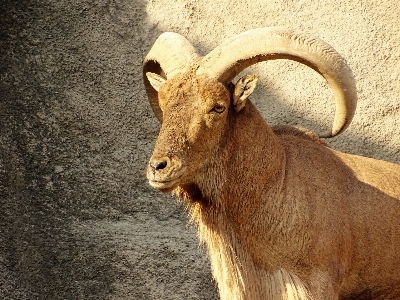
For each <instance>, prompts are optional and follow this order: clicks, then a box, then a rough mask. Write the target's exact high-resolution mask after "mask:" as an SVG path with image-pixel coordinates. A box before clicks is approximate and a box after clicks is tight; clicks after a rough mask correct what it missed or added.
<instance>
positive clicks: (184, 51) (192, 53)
mask: <svg viewBox="0 0 400 300" xmlns="http://www.w3.org/2000/svg"><path fill="white" fill-rule="evenodd" d="M198 56H199V55H198V54H197V52H196V50H195V49H194V47H193V45H192V44H191V43H190V42H189V41H188V40H187V39H186V38H184V37H183V36H181V35H180V34H177V33H173V32H165V33H163V34H161V35H160V36H159V37H158V39H157V40H156V41H155V43H154V45H153V47H152V48H151V49H150V52H149V53H148V54H147V56H146V58H145V59H144V62H143V81H144V84H145V87H146V93H147V97H148V98H149V102H150V105H151V108H152V109H153V112H154V114H155V115H156V117H157V119H158V120H159V121H160V122H161V123H162V111H161V109H160V106H159V104H158V93H157V91H156V90H155V89H154V88H153V87H152V86H151V84H150V82H149V80H148V79H147V76H146V73H147V72H152V73H156V74H158V75H161V74H162V72H164V74H165V75H166V76H167V79H171V78H172V77H174V76H175V75H176V74H178V73H180V72H182V71H183V70H184V69H186V68H187V67H188V66H189V64H190V62H191V61H192V60H193V59H195V58H196V57H198Z"/></svg>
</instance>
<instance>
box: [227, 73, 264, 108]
mask: <svg viewBox="0 0 400 300" xmlns="http://www.w3.org/2000/svg"><path fill="white" fill-rule="evenodd" d="M257 81H258V76H257V75H245V76H243V77H242V78H240V79H239V80H238V82H236V85H235V90H234V91H233V105H234V107H235V110H236V111H237V112H239V111H240V110H241V109H242V108H243V107H244V105H245V104H246V100H247V98H248V97H249V96H250V95H251V93H253V91H254V89H255V88H256V85H257Z"/></svg>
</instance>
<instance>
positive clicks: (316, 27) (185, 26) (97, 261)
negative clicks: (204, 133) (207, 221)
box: [0, 0, 400, 299]
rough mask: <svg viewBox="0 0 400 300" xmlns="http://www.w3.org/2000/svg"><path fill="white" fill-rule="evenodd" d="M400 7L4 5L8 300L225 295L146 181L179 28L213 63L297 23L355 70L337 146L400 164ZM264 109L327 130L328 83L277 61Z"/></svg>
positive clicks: (88, 0)
mask: <svg viewBox="0 0 400 300" xmlns="http://www.w3.org/2000/svg"><path fill="white" fill-rule="evenodd" d="M399 15H400V7H399V6H398V5H396V4H395V3H393V1H389V0H382V1H374V2H373V3H370V2H368V1H350V0H347V1H345V0H343V1H330V0H329V1H311V0H308V1H307V0H305V1H272V0H271V1H270V0H253V1H247V2H243V1H242V2H240V1H232V0H221V1H205V0H196V1H194V0H188V1H181V0H180V1H169V0H168V1H167V0H147V1H144V0H131V1H129V0H101V1H93V0H83V1H76V0H73V1H50V0H47V1H46V0H30V1H28V0H20V1H2V3H1V4H0V54H1V55H0V153H1V155H0V201H1V202H0V205H1V206H0V207H1V214H0V298H1V299H217V298H218V296H217V292H216V287H215V283H214V282H213V280H212V277H211V275H210V269H209V265H208V261H207V258H206V253H205V250H204V248H203V247H201V246H199V245H198V242H197V239H196V233H195V229H193V228H191V227H190V226H188V225H186V224H187V218H186V213H185V212H184V210H183V209H182V208H181V207H179V205H177V204H176V203H175V200H174V199H173V198H172V197H170V196H165V195H160V194H159V193H157V192H156V191H153V190H152V189H151V188H150V187H149V186H148V184H147V182H146V178H145V168H146V164H147V160H148V158H149V157H150V155H151V152H152V147H153V145H154V142H155V139H156V136H157V132H158V130H159V124H158V122H157V120H156V119H155V117H154V116H153V114H152V111H151V109H150V106H149V104H148V102H147V99H146V95H145V92H144V87H143V83H142V78H141V65H142V60H143V58H144V56H145V55H146V53H147V51H148V50H149V49H150V47H151V45H152V43H153V42H154V41H155V39H156V38H157V36H158V35H159V34H160V33H161V32H164V31H175V32H178V33H181V34H183V35H185V36H186V37H187V38H188V39H189V40H190V41H191V42H192V43H193V44H194V45H195V46H196V47H197V48H198V49H199V52H200V53H203V54H206V53H208V52H209V51H210V50H211V49H213V48H214V47H215V46H216V45H218V44H219V43H220V42H221V41H222V40H224V39H226V38H229V37H231V36H232V35H234V34H236V33H240V32H242V31H244V30H247V29H251V28H256V27H263V26H274V25H279V26H286V27H290V28H297V29H300V30H303V31H307V32H310V33H312V34H315V35H317V36H319V37H320V38H322V39H323V40H325V41H327V42H328V43H330V44H331V45H332V46H333V47H334V48H335V49H336V50H337V51H338V52H339V53H341V54H342V55H343V56H344V57H345V58H346V60H347V61H348V63H349V65H350V66H351V68H352V69H353V72H354V74H355V77H356V80H357V86H358V92H359V105H358V109H357V113H356V117H355V119H354V121H353V123H352V125H351V126H350V127H349V129H348V130H347V131H346V132H345V133H344V134H342V135H340V136H339V137H337V138H334V139H331V140H330V141H329V143H330V145H331V146H332V147H333V148H335V149H339V150H341V151H345V152H350V153H356V154H360V155H366V156H371V157H375V158H380V159H385V160H389V161H392V162H396V163H400V150H399V149H400V138H399V136H400V100H399V95H400V82H399V81H400V65H399V61H400V23H399V22H398V16H399ZM247 72H251V73H257V74H259V75H260V81H259V82H260V83H259V86H258V88H257V91H256V93H255V95H254V96H253V97H252V99H253V102H254V103H255V104H256V105H257V107H259V109H260V110H261V111H262V112H263V114H264V116H265V118H266V120H267V121H268V122H269V123H270V124H297V125H300V126H304V127H307V128H310V129H312V130H314V131H315V132H321V131H324V129H326V128H327V127H329V126H330V123H331V121H332V117H333V110H334V105H333V101H332V100H333V95H332V94H331V91H330V90H329V88H328V87H327V86H326V84H325V83H324V81H323V80H322V78H320V77H319V75H317V74H314V73H313V72H312V71H310V70H308V69H307V68H305V67H303V66H301V65H299V64H297V63H291V62H286V61H274V62H268V63H262V64H260V65H259V66H256V67H252V68H251V69H250V70H248V71H247Z"/></svg>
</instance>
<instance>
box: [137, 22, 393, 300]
mask: <svg viewBox="0 0 400 300" xmlns="http://www.w3.org/2000/svg"><path fill="white" fill-rule="evenodd" d="M278 58H284V59H291V60H295V61H298V62H301V63H303V64H305V65H307V66H309V67H311V68H313V69H314V70H316V71H317V72H319V73H320V74H321V75H322V76H324V78H325V79H326V80H327V82H328V83H329V85H330V86H331V87H332V89H333V91H334V94H335V99H336V113H335V119H334V124H333V126H332V129H331V130H330V131H329V132H326V133H324V134H323V136H324V137H331V136H335V135H337V134H339V133H341V132H343V130H345V129H346V128H347V126H348V125H349V124H350V122H351V119H352V117H353V115H354V112H355V108H356V100H357V96H356V88H355V84H354V80H353V75H352V72H351V70H350V69H349V67H348V66H347V65H346V63H345V62H344V60H343V59H342V58H341V56H340V55H339V54H338V53H337V52H336V51H335V50H334V49H333V48H332V47H331V46H329V45H327V44H326V43H324V42H323V41H321V40H319V39H317V38H314V37H312V36H309V35H306V34H302V33H297V32H294V31H291V30H286V29H281V28H260V29H255V30H251V31H248V32H245V33H243V34H240V35H237V36H235V37H233V38H232V39H230V40H228V41H227V42H225V43H223V44H221V45H220V46H219V47H217V48H216V49H214V50H213V51H211V52H210V53H209V54H208V55H207V56H205V57H199V56H198V54H197V53H196V51H195V49H194V48H193V46H192V45H191V44H190V42H188V41H187V40H186V39H185V38H184V37H182V36H180V35H178V34H175V33H164V34H162V35H161V36H160V37H159V39H158V40H157V41H156V42H155V44H154V46H153V48H152V49H151V51H150V52H149V54H148V55H147V57H146V59H145V62H144V67H143V72H144V81H145V85H146V91H147V94H148V97H149V101H150V104H151V106H152V108H153V111H154V113H155V115H156V116H157V118H158V119H159V120H160V122H162V127H161V130H160V133H159V136H158V139H157V141H156V144H155V148H154V152H153V155H152V157H151V158H150V161H149V165H148V169H147V177H148V179H149V183H150V185H151V186H153V187H155V188H157V189H159V190H160V191H162V192H172V193H174V194H175V195H177V197H178V198H179V199H181V200H182V201H184V203H186V205H187V207H188V209H189V211H190V216H191V218H192V220H193V221H194V222H195V223H196V224H197V226H198V230H199V237H200V239H201V240H202V241H203V242H204V243H205V244H206V246H207V249H208V253H209V258H210V261H211V267H212V272H213V276H214V278H215V279H216V281H217V283H218V288H219V293H220V297H221V299H332V300H333V299H400V166H399V165H396V164H392V163H389V162H385V161H380V160H376V159H371V158H366V157H361V156H356V155H350V154H345V153H341V152H338V151H335V150H333V149H331V148H329V147H328V146H327V145H326V144H325V143H324V141H323V140H322V139H321V138H320V137H317V136H315V135H314V134H312V133H310V132H308V131H306V130H303V129H298V128H294V127H276V128H271V127H270V126H268V125H267V123H266V122H265V120H264V119H263V117H262V116H261V115H260V113H259V112H258V111H257V109H256V108H255V107H254V106H253V104H252V103H251V102H250V101H249V100H248V96H249V95H250V94H251V93H252V91H253V90H254V88H255V86H256V83H257V76H255V75H246V76H244V77H242V78H241V79H239V80H238V81H237V83H236V84H233V83H231V81H232V80H233V79H234V77H235V76H236V75H237V74H238V73H240V72H241V71H242V70H243V69H244V68H246V67H248V66H249V65H251V64H254V63H257V62H259V61H263V60H269V59H278Z"/></svg>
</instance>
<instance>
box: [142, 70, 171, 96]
mask: <svg viewBox="0 0 400 300" xmlns="http://www.w3.org/2000/svg"><path fill="white" fill-rule="evenodd" d="M146 76H147V79H148V80H149V82H150V84H151V86H152V87H153V88H154V89H155V90H156V91H157V92H158V91H159V90H160V88H161V87H162V86H163V85H164V83H166V82H167V80H166V79H165V78H164V77H162V76H160V75H158V74H156V73H151V72H147V73H146Z"/></svg>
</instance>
